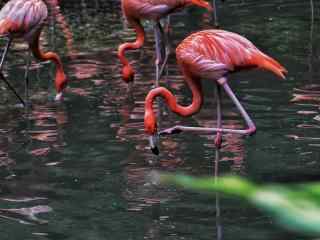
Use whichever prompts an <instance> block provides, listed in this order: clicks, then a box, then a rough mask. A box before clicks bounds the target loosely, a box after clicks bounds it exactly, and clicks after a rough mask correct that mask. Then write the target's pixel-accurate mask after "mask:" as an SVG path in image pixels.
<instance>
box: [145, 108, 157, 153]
mask: <svg viewBox="0 0 320 240" xmlns="http://www.w3.org/2000/svg"><path fill="white" fill-rule="evenodd" d="M144 128H145V131H146V133H148V134H149V145H150V149H151V151H152V152H153V153H154V154H155V155H159V149H158V146H157V142H158V135H157V121H156V117H155V115H154V113H153V112H152V111H148V110H146V112H145V115H144Z"/></svg>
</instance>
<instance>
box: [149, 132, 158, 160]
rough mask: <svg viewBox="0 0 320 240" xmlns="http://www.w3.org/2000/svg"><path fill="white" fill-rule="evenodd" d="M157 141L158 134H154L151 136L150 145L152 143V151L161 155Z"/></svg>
mask: <svg viewBox="0 0 320 240" xmlns="http://www.w3.org/2000/svg"><path fill="white" fill-rule="evenodd" d="M157 142H158V136H157V135H155V134H153V135H151V136H149V145H150V148H151V151H152V152H153V154H155V155H159V148H158V146H157Z"/></svg>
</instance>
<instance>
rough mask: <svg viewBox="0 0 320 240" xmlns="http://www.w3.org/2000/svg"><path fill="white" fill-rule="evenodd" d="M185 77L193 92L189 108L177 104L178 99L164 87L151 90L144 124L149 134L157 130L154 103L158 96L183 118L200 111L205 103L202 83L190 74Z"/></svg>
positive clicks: (146, 102)
mask: <svg viewBox="0 0 320 240" xmlns="http://www.w3.org/2000/svg"><path fill="white" fill-rule="evenodd" d="M184 75H185V77H186V82H187V84H188V86H189V88H190V90H191V92H192V103H191V104H190V105H189V106H182V105H180V104H179V103H177V98H176V97H175V96H174V95H173V94H172V93H171V92H170V91H169V90H168V89H166V88H164V87H158V88H155V89H153V90H151V91H150V92H149V93H148V95H147V97H146V100H145V115H144V124H145V131H146V132H147V133H148V134H150V135H152V134H155V133H156V130H157V120H156V116H155V113H154V111H153V103H154V101H155V98H156V97H157V96H162V97H163V98H164V99H165V100H166V102H167V104H168V106H169V108H170V110H171V111H172V112H174V113H176V114H178V115H180V116H183V117H187V116H191V115H193V114H195V113H197V112H198V111H199V110H200V108H201V106H202V103H203V93H202V87H201V83H200V82H199V79H195V78H192V77H191V76H190V75H188V74H184Z"/></svg>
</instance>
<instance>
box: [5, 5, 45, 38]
mask: <svg viewBox="0 0 320 240" xmlns="http://www.w3.org/2000/svg"><path fill="white" fill-rule="evenodd" d="M47 16H48V10H47V6H46V5H45V3H44V2H43V1H41V0H25V1H22V0H11V1H9V2H8V3H7V4H6V5H5V6H4V7H3V8H2V9H1V11H0V35H8V34H10V35H12V36H14V37H23V38H25V40H26V41H30V40H31V39H29V38H30V36H32V34H34V32H35V31H36V30H37V29H38V28H39V27H41V26H42V24H43V23H44V21H45V20H46V18H47Z"/></svg>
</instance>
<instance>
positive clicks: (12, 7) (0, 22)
mask: <svg viewBox="0 0 320 240" xmlns="http://www.w3.org/2000/svg"><path fill="white" fill-rule="evenodd" d="M45 1H46V3H45V2H44V1H42V0H10V1H9V2H7V3H6V4H5V5H4V7H3V8H2V9H1V11H0V36H5V37H7V38H8V43H7V45H6V47H5V50H4V52H3V54H2V59H1V63H0V76H1V78H2V79H3V80H4V81H5V82H6V83H7V84H8V86H9V88H11V90H13V91H14V93H15V94H16V96H17V97H18V98H19V99H20V101H21V102H22V104H23V105H25V103H24V101H23V100H22V98H21V97H20V96H19V95H18V94H17V93H16V91H15V90H14V89H13V88H12V87H11V85H10V84H9V82H8V81H7V80H6V79H5V77H4V75H3V74H2V72H1V70H2V67H3V63H4V61H5V58H6V56H7V53H8V50H9V48H10V45H11V42H12V40H13V39H14V38H23V39H24V40H25V41H26V42H27V43H28V44H29V48H30V50H31V51H32V53H33V55H34V56H35V57H36V58H37V59H39V60H41V61H47V60H50V61H52V62H54V63H55V65H56V75H55V88H56V91H57V95H56V97H55V99H56V100H61V99H62V92H63V90H64V88H65V87H66V85H67V78H66V75H65V73H64V69H63V65H62V62H61V60H60V58H59V56H58V55H57V54H56V53H54V52H43V51H41V49H40V43H39V39H40V34H41V31H42V28H43V26H44V23H45V20H46V19H47V16H48V9H47V5H46V4H52V5H53V6H54V4H57V2H56V1H55V0H45ZM28 67H29V63H28V65H27V68H26V69H27V70H26V76H25V83H26V95H27V90H28V74H27V73H28Z"/></svg>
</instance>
